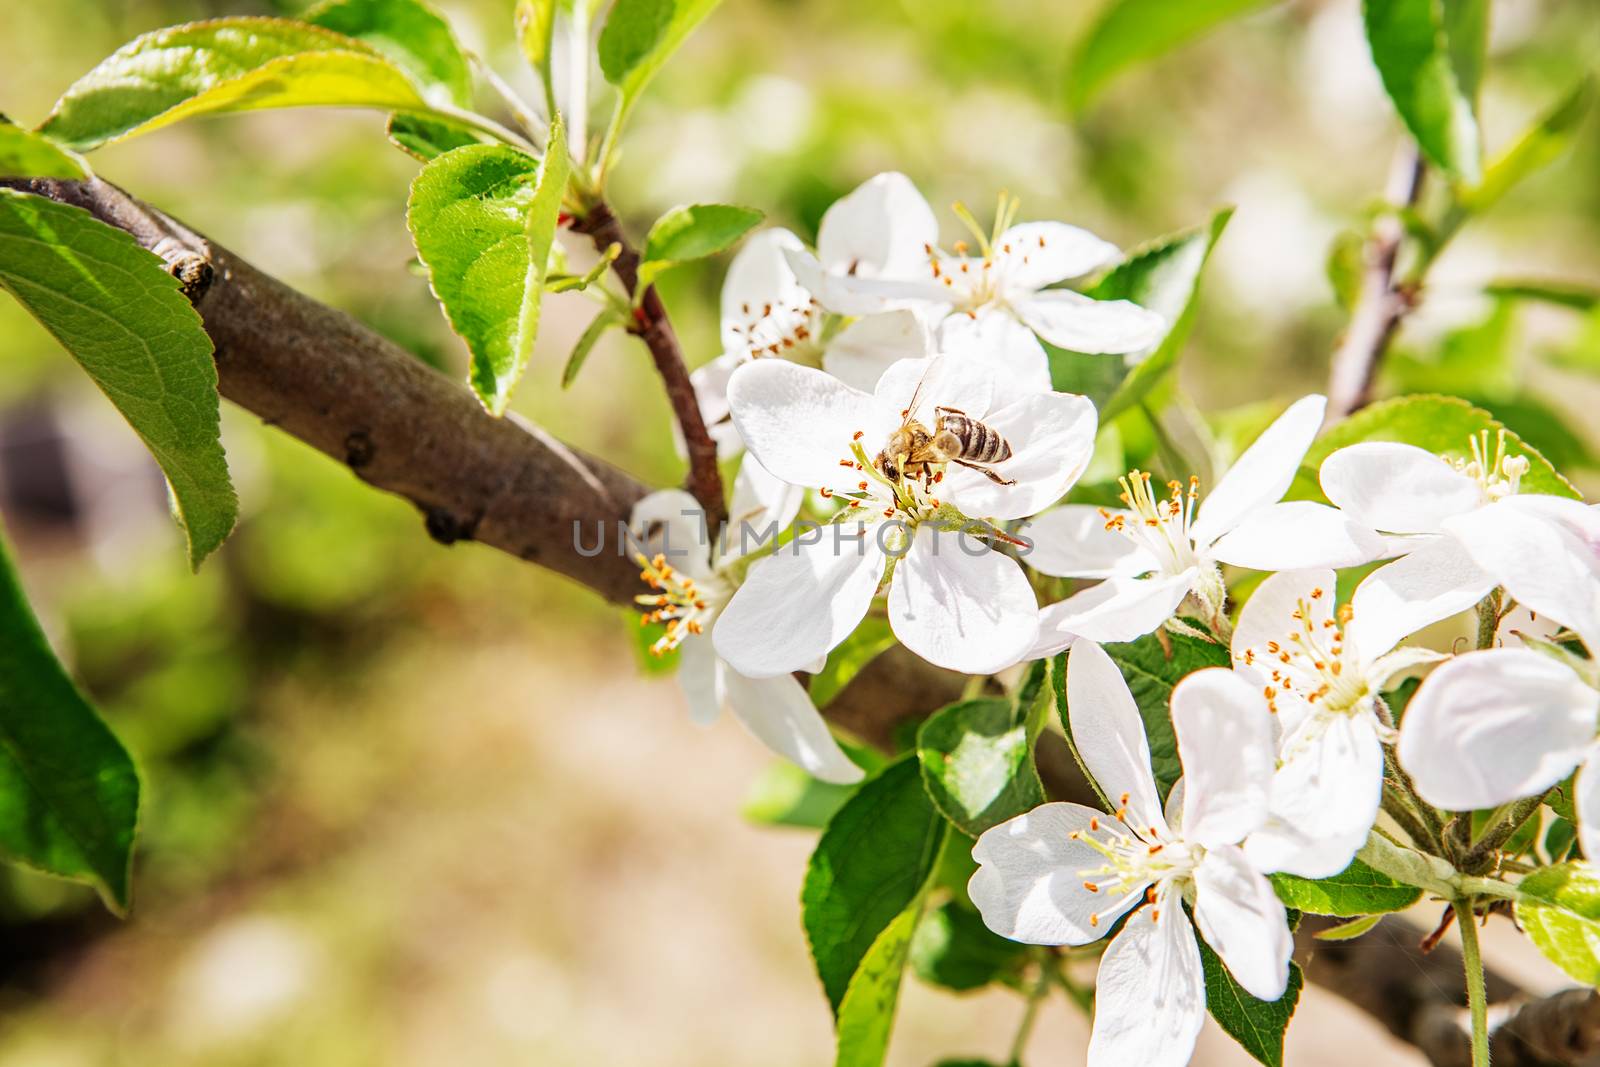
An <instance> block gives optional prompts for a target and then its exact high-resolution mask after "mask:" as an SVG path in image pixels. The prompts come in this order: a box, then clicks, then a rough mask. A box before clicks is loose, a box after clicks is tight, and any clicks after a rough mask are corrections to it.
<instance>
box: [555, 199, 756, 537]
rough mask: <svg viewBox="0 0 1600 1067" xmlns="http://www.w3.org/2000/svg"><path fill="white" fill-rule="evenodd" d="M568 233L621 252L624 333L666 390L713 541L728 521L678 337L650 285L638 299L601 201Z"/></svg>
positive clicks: (635, 261) (631, 262)
mask: <svg viewBox="0 0 1600 1067" xmlns="http://www.w3.org/2000/svg"><path fill="white" fill-rule="evenodd" d="M572 229H573V230H574V231H575V232H577V233H583V234H588V235H589V238H590V239H591V240H592V241H594V246H595V248H596V249H598V250H599V251H601V252H602V253H603V252H605V251H606V250H607V249H608V248H610V247H611V246H612V245H613V244H616V245H617V246H618V247H620V248H621V249H622V251H621V253H620V254H619V255H618V256H617V258H616V260H615V261H614V262H613V263H612V264H611V269H612V271H614V272H615V273H616V276H617V279H618V280H619V281H621V282H622V285H623V288H625V289H626V290H627V291H628V295H629V296H630V297H636V304H637V310H636V311H635V312H634V316H633V321H632V323H630V324H629V327H628V329H629V331H630V332H631V333H634V334H636V335H637V336H638V337H639V338H640V339H642V340H643V341H644V343H645V345H646V347H648V348H649V349H650V356H651V358H653V359H654V360H655V364H656V372H657V373H658V374H660V375H661V381H662V384H664V385H665V386H666V389H667V399H668V400H669V401H670V402H671V403H672V412H673V415H674V416H675V417H676V418H677V420H678V428H679V429H680V430H681V431H682V432H683V443H684V447H685V449H687V450H688V453H689V492H690V493H691V494H692V495H693V496H694V498H695V500H696V501H698V502H699V504H700V507H701V508H702V509H703V510H704V511H705V515H706V527H707V528H708V529H709V530H710V531H711V535H712V536H713V537H715V536H716V534H717V531H719V530H720V529H722V524H723V523H724V522H725V521H727V518H728V510H727V505H726V503H725V502H724V500H723V495H722V474H721V472H720V471H718V470H717V443H716V442H715V441H713V440H712V439H711V434H710V432H709V431H708V430H707V429H706V423H705V419H704V418H703V417H702V416H701V414H700V402H699V399H698V398H697V397H696V396H695V391H694V383H693V382H691V381H690V380H689V368H688V366H687V365H685V363H684V361H683V350H682V349H681V348H680V347H679V346H678V336H677V334H676V333H674V332H673V330H672V322H671V320H669V319H668V318H667V309H666V306H665V305H664V304H662V302H661V296H660V294H658V293H657V292H656V287H655V286H653V285H650V286H646V287H645V290H644V293H643V295H639V293H638V289H639V253H638V252H637V251H635V250H634V247H633V246H632V245H631V244H629V243H628V238H627V235H626V234H624V233H623V232H622V223H621V222H619V221H618V220H617V216H616V215H615V214H614V213H613V212H612V210H611V208H610V206H609V205H608V204H606V202H605V201H604V200H601V201H598V202H596V203H595V204H593V205H592V206H591V207H590V208H589V209H588V211H586V212H585V213H584V215H583V217H582V218H579V219H576V220H574V221H573V223H572Z"/></svg>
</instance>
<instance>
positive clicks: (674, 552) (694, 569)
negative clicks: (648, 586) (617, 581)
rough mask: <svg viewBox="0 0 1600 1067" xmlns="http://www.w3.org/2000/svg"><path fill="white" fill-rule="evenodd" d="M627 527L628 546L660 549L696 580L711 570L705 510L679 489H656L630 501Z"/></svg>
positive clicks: (653, 552) (650, 551) (647, 551)
mask: <svg viewBox="0 0 1600 1067" xmlns="http://www.w3.org/2000/svg"><path fill="white" fill-rule="evenodd" d="M628 530H629V531H630V532H631V533H632V535H633V538H634V543H633V544H631V545H630V546H629V547H630V548H632V549H637V550H638V551H640V552H642V553H644V554H645V555H646V556H654V555H656V554H657V553H660V554H661V555H663V556H666V557H667V562H668V563H670V564H671V565H672V566H673V567H674V568H675V569H677V570H680V571H682V572H683V573H685V574H687V575H688V576H689V577H691V578H694V579H696V580H697V581H703V580H704V579H705V578H706V577H707V576H708V575H709V574H710V573H711V567H710V563H709V560H710V556H711V543H710V540H709V538H708V537H707V535H706V514H705V511H704V510H703V509H702V508H701V507H700V504H699V502H697V501H696V500H695V498H694V497H692V496H690V495H689V494H688V493H686V492H684V491H683V490H682V489H659V490H657V491H656V492H654V493H651V494H649V495H648V496H646V497H644V498H643V499H641V500H640V501H639V502H638V503H636V504H634V506H633V512H632V514H630V515H629V517H628ZM641 591H642V590H641Z"/></svg>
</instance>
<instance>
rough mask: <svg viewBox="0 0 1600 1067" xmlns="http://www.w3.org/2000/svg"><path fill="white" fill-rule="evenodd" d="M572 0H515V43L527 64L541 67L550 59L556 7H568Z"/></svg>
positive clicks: (534, 67) (537, 67)
mask: <svg viewBox="0 0 1600 1067" xmlns="http://www.w3.org/2000/svg"><path fill="white" fill-rule="evenodd" d="M571 3H572V0H517V12H516V24H517V43H518V44H520V45H521V46H522V54H523V56H524V57H526V58H527V60H528V66H530V67H532V68H533V69H534V70H536V71H537V70H541V69H543V67H544V65H545V63H546V62H547V61H548V60H549V59H550V40H551V37H552V35H553V34H554V32H555V23H556V9H557V8H558V7H562V8H570V7H571Z"/></svg>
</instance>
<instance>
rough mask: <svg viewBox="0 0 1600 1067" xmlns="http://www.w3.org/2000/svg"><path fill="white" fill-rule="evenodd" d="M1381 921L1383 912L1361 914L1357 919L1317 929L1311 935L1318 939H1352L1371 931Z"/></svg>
mask: <svg viewBox="0 0 1600 1067" xmlns="http://www.w3.org/2000/svg"><path fill="white" fill-rule="evenodd" d="M1382 921H1383V914H1382V913H1379V914H1377V915H1363V916H1361V917H1360V918H1359V919H1351V920H1350V921H1349V922H1347V923H1340V924H1339V925H1338V926H1330V927H1328V928H1327V929H1326V930H1318V931H1317V932H1316V933H1315V934H1313V935H1311V936H1313V937H1315V938H1316V939H1317V940H1318V941H1354V940H1355V939H1356V938H1358V937H1362V936H1364V935H1366V934H1368V933H1371V932H1372V929H1373V928H1374V927H1376V926H1377V925H1378V924H1379V923H1381V922H1382Z"/></svg>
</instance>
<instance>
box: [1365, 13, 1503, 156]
mask: <svg viewBox="0 0 1600 1067" xmlns="http://www.w3.org/2000/svg"><path fill="white" fill-rule="evenodd" d="M1477 2H1478V0H1448V3H1449V4H1450V5H1460V4H1466V3H1477ZM1446 6H1447V5H1446V0H1363V3H1362V12H1363V14H1364V16H1365V19H1366V27H1367V43H1368V44H1369V45H1370V46H1371V48H1372V60H1373V62H1374V63H1375V64H1377V67H1378V73H1379V75H1380V76H1381V77H1382V78H1383V87H1384V88H1385V89H1386V90H1387V91H1388V93H1389V99H1390V100H1391V101H1393V103H1394V106H1395V110H1396V111H1398V112H1399V113H1400V118H1401V119H1402V120H1403V121H1404V122H1405V124H1406V127H1407V128H1408V129H1409V130H1410V131H1411V135H1412V136H1413V137H1415V138H1416V140H1417V144H1418V146H1419V147H1421V149H1422V151H1423V152H1424V153H1425V154H1426V155H1427V157H1428V158H1429V159H1431V160H1432V161H1433V162H1434V163H1436V164H1438V165H1439V166H1440V167H1443V168H1444V169H1445V170H1447V171H1449V172H1450V173H1451V174H1453V175H1455V176H1456V177H1457V178H1460V179H1461V180H1462V181H1464V182H1466V183H1468V184H1469V185H1470V184H1475V183H1476V182H1477V181H1478V179H1479V177H1480V175H1481V174H1482V169H1483V165H1482V154H1483V147H1482V143H1481V141H1480V137H1479V133H1478V120H1477V117H1476V115H1475V114H1474V109H1473V96H1472V93H1471V92H1470V91H1469V89H1470V87H1468V86H1464V85H1463V84H1462V82H1461V80H1460V77H1459V76H1458V74H1457V72H1458V70H1460V71H1464V72H1465V71H1473V72H1478V71H1481V69H1482V56H1481V50H1482V35H1481V30H1480V29H1479V28H1478V23H1477V21H1476V20H1474V19H1473V18H1471V17H1465V16H1464V17H1462V18H1461V19H1460V20H1459V21H1456V20H1449V21H1447V19H1446V15H1445V8H1446ZM1452 28H1454V29H1458V30H1459V31H1460V32H1462V33H1463V34H1465V35H1469V36H1468V37H1467V38H1464V39H1463V40H1461V41H1460V42H1458V43H1456V44H1455V45H1454V47H1453V46H1452V42H1451V39H1450V37H1449V30H1450V29H1452ZM1474 34H1476V36H1471V35H1474ZM1474 51H1476V52H1477V53H1478V54H1477V55H1474V54H1473V53H1474Z"/></svg>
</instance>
